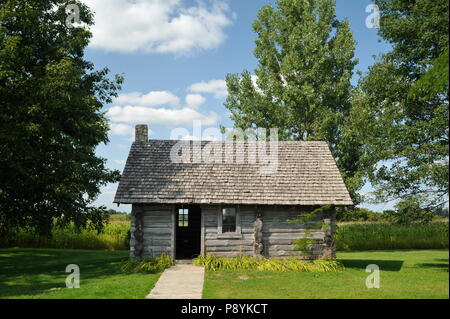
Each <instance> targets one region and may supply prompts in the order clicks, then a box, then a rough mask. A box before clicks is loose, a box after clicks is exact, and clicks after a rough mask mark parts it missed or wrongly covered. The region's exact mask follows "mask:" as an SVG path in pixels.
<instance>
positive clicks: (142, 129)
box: [134, 124, 148, 143]
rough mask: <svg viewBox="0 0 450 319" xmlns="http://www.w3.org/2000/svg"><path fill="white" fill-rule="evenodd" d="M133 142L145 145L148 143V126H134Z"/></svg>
mask: <svg viewBox="0 0 450 319" xmlns="http://www.w3.org/2000/svg"><path fill="white" fill-rule="evenodd" d="M135 130H136V133H135V138H134V140H135V142H138V143H147V142H148V126H147V125H146V124H138V125H136V126H135Z"/></svg>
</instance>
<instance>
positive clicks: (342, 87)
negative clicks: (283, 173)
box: [225, 0, 361, 200]
mask: <svg viewBox="0 0 450 319" xmlns="http://www.w3.org/2000/svg"><path fill="white" fill-rule="evenodd" d="M253 29H254V31H255V32H256V34H257V39H256V41H255V43H256V48H255V50H254V55H255V57H256V58H257V59H258V67H257V68H256V69H255V70H254V75H252V74H251V73H250V72H249V71H248V70H244V71H243V72H242V73H241V74H228V75H227V78H226V82H227V87H228V97H227V100H226V102H225V106H226V107H227V108H228V109H229V110H230V111H231V119H232V120H233V121H234V124H235V126H236V127H238V128H241V129H247V128H256V127H263V128H271V127H274V128H278V129H279V137H280V138H281V139H285V140H290V139H293V140H325V141H328V143H329V145H330V147H331V150H332V152H333V155H334V156H335V157H336V158H337V162H338V165H339V168H340V169H341V172H342V173H343V174H344V179H345V181H346V184H347V186H348V188H349V190H350V192H351V194H352V197H353V199H355V200H357V196H356V193H355V191H356V190H357V189H359V188H360V187H361V179H360V176H359V175H357V172H358V168H357V167H356V163H358V157H359V151H358V144H357V143H352V142H351V141H350V140H349V139H346V141H344V132H343V123H344V120H345V118H346V117H347V115H348V114H349V111H350V107H351V103H350V97H351V92H352V85H351V83H350V79H351V77H352V75H353V69H354V66H355V64H356V63H357V62H356V60H355V59H354V48H355V41H354V40H353V37H352V34H351V32H350V28H349V24H348V22H347V21H346V20H344V21H340V20H338V19H337V18H336V16H335V1H334V0H279V1H277V8H274V7H273V6H272V5H267V6H264V7H263V8H261V9H260V10H259V12H258V17H257V19H256V20H255V21H254V23H253Z"/></svg>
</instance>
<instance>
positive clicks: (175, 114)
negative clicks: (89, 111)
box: [107, 91, 219, 135]
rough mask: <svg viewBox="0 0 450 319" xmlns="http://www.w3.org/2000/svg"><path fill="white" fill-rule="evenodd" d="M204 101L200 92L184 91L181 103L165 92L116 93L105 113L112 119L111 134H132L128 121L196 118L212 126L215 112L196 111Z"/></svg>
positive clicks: (171, 122)
mask: <svg viewBox="0 0 450 319" xmlns="http://www.w3.org/2000/svg"><path fill="white" fill-rule="evenodd" d="M205 101H206V99H205V98H204V97H203V96H202V95H200V94H188V95H186V97H185V104H184V105H181V104H180V99H179V98H178V97H177V96H176V95H174V94H172V93H171V92H169V91H151V92H148V93H147V94H143V93H140V92H133V93H125V94H120V95H119V96H118V97H117V98H116V99H115V101H114V102H115V103H116V104H115V105H114V106H112V107H111V108H109V109H108V110H107V116H108V118H109V119H110V120H111V121H112V122H113V123H112V124H111V125H110V126H111V133H112V134H116V135H129V134H131V132H132V134H134V128H132V126H130V125H129V124H136V123H149V124H165V125H170V126H177V125H189V126H190V125H192V123H193V121H194V120H200V121H201V122H202V124H203V125H215V124H216V123H217V122H218V120H219V116H218V115H217V113H215V112H209V113H207V114H203V113H201V112H199V111H198V107H199V106H200V105H201V104H203V103H204V102H205ZM163 106H164V107H163Z"/></svg>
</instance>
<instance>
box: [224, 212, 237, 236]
mask: <svg viewBox="0 0 450 319" xmlns="http://www.w3.org/2000/svg"><path fill="white" fill-rule="evenodd" d="M234 232H236V208H234V207H227V208H222V233H234Z"/></svg>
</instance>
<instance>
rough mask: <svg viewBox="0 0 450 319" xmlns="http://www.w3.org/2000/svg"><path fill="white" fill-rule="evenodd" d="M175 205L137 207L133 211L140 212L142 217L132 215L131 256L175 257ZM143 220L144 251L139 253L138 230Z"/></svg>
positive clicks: (134, 206)
mask: <svg viewBox="0 0 450 319" xmlns="http://www.w3.org/2000/svg"><path fill="white" fill-rule="evenodd" d="M173 209H174V206H173V205H148V204H145V205H136V204H133V211H136V212H137V211H140V216H138V215H136V214H132V218H131V241H130V250H131V256H132V257H134V258H146V257H158V256H160V255H161V254H163V253H167V254H169V255H170V256H173V249H174V220H173ZM139 218H141V219H142V241H143V242H142V251H141V252H140V253H139V252H138V249H139V248H140V245H139V241H138V240H137V239H138V237H136V229H138V228H139Z"/></svg>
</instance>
